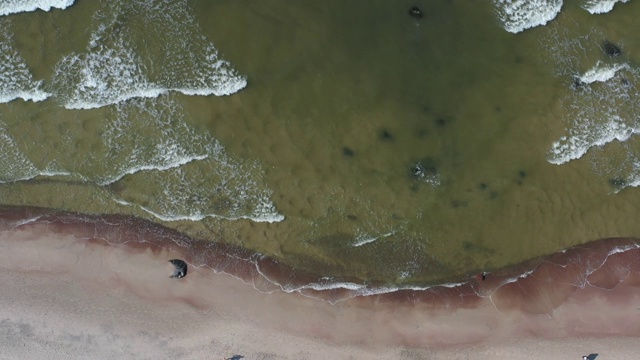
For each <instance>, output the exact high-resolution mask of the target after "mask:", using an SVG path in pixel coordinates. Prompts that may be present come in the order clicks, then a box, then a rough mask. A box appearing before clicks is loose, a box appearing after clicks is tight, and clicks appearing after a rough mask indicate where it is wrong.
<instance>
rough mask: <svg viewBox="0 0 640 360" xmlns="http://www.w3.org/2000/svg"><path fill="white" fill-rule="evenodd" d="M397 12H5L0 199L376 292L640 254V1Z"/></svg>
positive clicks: (266, 7)
mask: <svg viewBox="0 0 640 360" xmlns="http://www.w3.org/2000/svg"><path fill="white" fill-rule="evenodd" d="M530 3H531V4H533V3H537V4H539V6H541V7H540V8H536V9H533V10H532V11H534V13H535V12H536V11H537V13H536V14H539V13H548V12H550V11H551V10H549V9H552V8H553V6H555V5H554V4H555V3H557V1H540V2H530ZM412 5H414V4H413V3H410V2H400V3H398V2H392V1H368V2H367V3H366V6H365V5H364V4H363V2H359V1H324V2H322V3H311V2H307V3H291V2H290V1H289V2H286V1H275V0H272V1H263V2H259V3H258V2H248V1H215V2H212V1H204V0H203V1H192V2H188V3H187V2H185V1H177V0H175V1H174V0H172V1H169V0H167V1H142V0H139V1H116V2H107V1H103V2H98V1H95V2H93V1H77V2H76V3H75V4H73V5H72V6H70V7H68V8H66V9H65V10H51V11H49V12H44V11H40V10H38V11H33V12H21V13H16V14H11V15H7V16H3V17H2V18H0V21H2V22H1V23H0V27H1V28H2V34H3V37H2V38H1V39H0V41H2V49H3V53H4V54H3V56H8V57H9V58H8V59H9V60H7V61H5V63H7V64H9V65H7V66H9V68H7V69H5V70H4V72H5V73H10V74H14V73H15V74H17V75H12V76H13V77H8V78H17V79H18V80H16V81H13V82H11V81H9V82H6V83H2V82H0V85H2V89H1V90H0V92H1V93H2V95H3V96H0V98H7V99H6V101H4V103H3V104H0V128H1V129H2V132H1V133H0V134H2V136H1V137H0V148H1V149H2V150H3V152H4V153H5V156H4V158H3V159H0V171H1V172H0V180H1V181H2V185H1V186H0V201H1V202H2V203H4V204H10V205H33V206H42V207H51V208H56V209H64V210H70V211H78V212H87V213H122V214H131V215H135V216H139V217H143V218H146V219H150V220H153V221H156V222H159V223H162V224H164V225H167V226H169V227H173V228H176V229H178V230H180V231H182V232H184V233H186V234H188V235H190V236H193V237H196V238H199V239H207V240H211V241H220V242H227V243H231V244H235V245H242V246H244V247H247V248H248V249H251V250H253V251H256V252H261V253H264V254H267V255H269V256H272V257H274V258H276V259H279V260H281V261H283V262H285V263H287V264H289V265H292V266H294V267H296V268H300V269H306V270H311V271H313V272H316V273H319V274H323V275H326V276H341V277H355V278H360V279H363V280H370V281H374V280H375V281H382V282H385V283H424V282H427V283H432V282H445V281H452V280H456V279H459V278H461V277H464V276H468V275H469V274H473V273H476V272H478V271H483V270H492V269H496V268H499V267H502V266H505V265H508V264H513V263H517V262H520V261H522V260H526V259H529V258H533V257H536V256H539V255H544V254H549V253H553V252H555V251H559V250H561V249H564V248H567V247H570V246H572V245H576V244H580V243H584V242H587V241H590V240H594V239H599V238H604V237H614V236H639V234H640V228H639V227H638V225H637V224H636V222H635V219H634V218H635V215H636V214H637V207H636V206H635V203H636V202H637V200H638V198H637V197H638V193H637V189H636V188H635V186H636V185H637V184H638V183H640V180H637V179H640V177H638V170H637V167H638V164H640V161H638V155H637V154H638V150H637V148H638V145H637V144H636V142H637V141H635V139H634V135H633V134H635V133H636V132H637V130H636V129H640V127H639V126H638V125H637V122H638V120H637V117H636V115H635V113H636V111H635V109H636V107H637V106H638V94H637V89H636V87H637V86H638V83H639V82H638V75H637V71H638V70H637V65H636V64H637V63H638V61H637V59H636V58H637V55H636V53H635V52H634V49H635V48H636V47H637V46H638V43H639V42H640V38H639V37H638V36H637V35H636V34H638V33H640V32H639V31H638V30H640V29H638V27H640V25H638V24H636V22H635V21H634V19H636V18H637V16H638V14H639V13H640V5H639V3H638V2H634V1H631V2H629V3H626V4H624V3H618V4H616V5H615V7H614V9H613V10H612V11H611V12H609V13H606V14H600V15H594V14H590V13H589V12H587V11H585V10H584V9H583V8H581V7H580V6H579V4H574V3H572V4H563V5H562V10H561V11H560V13H558V14H557V15H556V16H555V18H553V20H551V21H550V22H548V23H547V24H546V25H544V26H538V27H533V28H531V29H528V30H524V31H521V32H518V33H515V34H514V33H511V32H509V31H507V30H505V27H503V24H502V23H501V18H500V15H499V13H497V9H498V8H500V6H502V5H501V2H499V1H496V2H476V1H450V2H444V1H443V2H436V4H432V3H430V2H424V3H421V4H418V5H419V6H420V7H421V8H422V10H423V11H424V17H423V18H422V19H414V18H412V17H410V16H409V15H408V12H407V10H408V9H409V8H410V7H411V6H412ZM552 10H553V9H552ZM552 12H553V14H555V11H552ZM605 39H607V40H609V41H611V42H612V43H614V44H616V45H617V46H619V47H620V48H621V50H622V53H621V55H619V56H616V57H610V56H608V55H606V54H605V53H604V52H603V50H602V44H603V42H604V40H605ZM7 54H9V55H7ZM598 64H599V65H598ZM25 69H26V70H25ZM591 69H593V71H592V72H591V73H588V71H589V70H591ZM607 69H617V70H618V71H617V72H613V71H609V72H607ZM18 70H20V71H18ZM23 70H24V71H23ZM589 74H597V75H598V76H595V77H594V76H591V77H590V75H589ZM606 74H613V75H611V76H610V77H609V78H607V76H605V75H606ZM575 78H580V79H581V83H580V86H575ZM595 78H598V79H599V80H604V81H598V80H593V79H595ZM592 80H593V81H592ZM39 81H41V83H38V82H39ZM13 89H21V90H22V91H24V92H26V93H28V94H31V95H30V97H31V98H33V99H34V100H42V101H38V102H32V101H24V100H22V99H17V100H13V101H10V100H11V99H13V97H15V95H14V94H15V91H14V90H13ZM43 93H46V94H48V98H47V99H46V100H44V99H43V97H45V95H42V94H43ZM22 97H23V98H24V97H25V96H22ZM27 98H29V96H27ZM563 137H567V139H566V140H565V139H563ZM615 139H618V140H615Z"/></svg>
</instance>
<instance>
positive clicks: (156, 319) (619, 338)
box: [0, 224, 640, 360]
mask: <svg viewBox="0 0 640 360" xmlns="http://www.w3.org/2000/svg"><path fill="white" fill-rule="evenodd" d="M180 257H182V254H180V253H178V252H172V251H170V250H158V249H156V250H153V251H152V250H151V249H150V248H144V247H138V248H132V247H129V246H127V245H109V244H106V243H104V242H101V241H96V240H93V241H90V240H87V239H77V238H74V237H73V236H71V235H69V234H63V233H51V232H49V231H47V228H46V225H43V224H40V225H37V224H35V225H29V226H25V227H19V228H16V229H13V230H9V231H3V232H0V284H1V286H2V287H1V289H0V358H2V359H125V358H126V359H164V358H171V359H217V360H221V359H224V358H229V357H231V356H232V355H235V354H238V355H243V356H244V359H247V360H249V359H581V356H582V355H588V354H590V353H598V354H599V355H598V357H597V360H608V359H639V358H640V333H638V332H637V329H638V328H639V327H640V325H639V324H640V292H639V291H638V287H628V288H625V289H623V291H622V292H620V295H619V296H617V297H616V303H615V304H613V303H611V301H610V300H609V298H608V297H606V296H601V294H599V293H597V292H593V290H588V289H586V290H584V291H587V292H588V291H592V293H585V294H583V295H572V297H571V298H569V299H568V300H567V301H566V302H565V303H564V304H563V305H562V306H561V307H560V308H558V309H557V310H556V311H555V313H553V314H552V316H549V315H531V314H524V313H522V312H520V311H508V312H499V311H498V310H497V309H496V307H495V306H494V305H493V304H492V303H491V301H490V300H487V301H486V302H484V303H481V304H480V305H478V306H477V307H474V308H468V309H463V308H459V309H456V308H452V309H448V310H447V311H443V310H442V309H433V308H432V307H430V306H428V304H420V303H415V304H411V303H399V302H385V301H377V300H375V299H374V298H371V299H362V298H361V299H351V300H346V301H343V302H339V303H338V304H336V305H331V304H329V303H327V302H324V301H320V300H317V299H311V298H308V297H304V296H302V295H300V294H297V293H283V292H273V293H270V294H265V293H262V292H259V291H257V290H255V289H254V288H253V286H252V285H250V284H245V283H243V282H242V281H240V280H238V279H236V278H234V277H232V276H229V275H226V274H215V273H213V272H212V271H211V270H210V269H207V268H194V267H191V268H190V270H189V273H188V275H187V276H186V277H185V278H183V279H179V280H176V279H170V278H169V276H168V275H169V274H170V273H171V265H170V264H169V263H168V260H169V259H172V258H180Z"/></svg>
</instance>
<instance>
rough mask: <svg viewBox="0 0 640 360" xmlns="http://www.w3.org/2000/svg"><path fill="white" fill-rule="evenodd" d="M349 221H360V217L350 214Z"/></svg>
mask: <svg viewBox="0 0 640 360" xmlns="http://www.w3.org/2000/svg"><path fill="white" fill-rule="evenodd" d="M347 219H349V220H352V221H356V220H358V217H357V216H355V215H353V214H349V215H347Z"/></svg>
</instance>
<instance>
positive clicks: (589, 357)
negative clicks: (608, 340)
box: [582, 354, 598, 360]
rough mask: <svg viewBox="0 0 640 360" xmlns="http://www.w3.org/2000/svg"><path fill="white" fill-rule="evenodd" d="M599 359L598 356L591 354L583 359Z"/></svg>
mask: <svg viewBox="0 0 640 360" xmlns="http://www.w3.org/2000/svg"><path fill="white" fill-rule="evenodd" d="M597 357H598V354H589V355H584V356H583V357H582V360H596V358H597Z"/></svg>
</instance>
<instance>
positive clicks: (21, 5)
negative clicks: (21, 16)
mask: <svg viewBox="0 0 640 360" xmlns="http://www.w3.org/2000/svg"><path fill="white" fill-rule="evenodd" d="M74 1H75V0H0V15H8V14H14V13H20V12H29V11H35V10H38V9H40V10H44V11H49V10H51V9H52V8H57V9H62V10H64V9H66V8H68V7H69V6H71V5H73V2H74Z"/></svg>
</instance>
